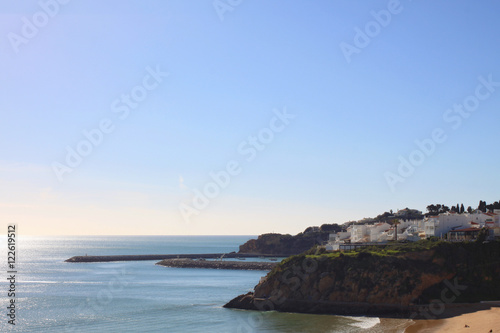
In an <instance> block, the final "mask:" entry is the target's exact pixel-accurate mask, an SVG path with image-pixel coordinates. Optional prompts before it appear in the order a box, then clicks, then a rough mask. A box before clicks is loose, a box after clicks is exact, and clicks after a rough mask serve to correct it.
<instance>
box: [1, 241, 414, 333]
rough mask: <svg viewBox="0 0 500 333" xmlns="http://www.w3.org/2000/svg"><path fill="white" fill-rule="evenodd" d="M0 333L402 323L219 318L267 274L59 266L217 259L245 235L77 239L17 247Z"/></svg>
mask: <svg viewBox="0 0 500 333" xmlns="http://www.w3.org/2000/svg"><path fill="white" fill-rule="evenodd" d="M3 238H4V239H2V240H1V246H2V256H3V257H4V258H5V259H4V260H3V261H2V262H3V266H2V272H3V275H4V276H5V278H2V279H1V282H0V292H1V294H2V298H1V299H2V309H3V311H1V313H2V318H1V319H0V331H1V332H203V333H207V332H238V333H240V332H241V333H243V332H245V333H247V332H248V333H250V332H311V333H312V332H314V333H322V332H346V333H347V332H349V333H357V332H402V331H403V330H404V328H405V327H406V326H408V322H405V321H400V320H382V321H381V320H379V319H378V318H362V317H338V316H327V315H305V314H291V313H278V312H265V313H261V312H257V311H242V310H233V309H225V308H223V307H222V305H224V304H225V303H226V302H227V301H229V300H231V299H232V298H234V297H235V296H237V295H240V294H243V293H246V292H248V291H252V290H253V287H254V286H255V285H256V284H257V283H258V281H259V279H260V278H261V277H262V276H264V275H265V274H266V273H267V272H265V271H235V270H213V269H194V268H190V269H189V268H184V269H182V268H167V267H162V266H156V265H154V263H155V261H142V262H110V263H65V262H64V260H65V259H68V258H70V257H72V256H76V255H85V254H88V255H113V254H175V253H223V252H231V251H237V250H238V246H239V245H240V244H242V243H244V242H245V241H247V240H248V239H250V238H253V237H251V236H78V237H76V236H75V237H68V236H65V237H21V238H19V239H18V240H17V251H16V252H17V253H16V254H17V258H16V259H17V260H16V261H17V267H16V268H17V271H18V274H17V280H16V296H17V299H16V320H15V322H16V325H15V326H13V325H9V324H8V323H7V320H8V318H7V311H6V306H7V305H8V303H7V302H8V298H7V290H8V289H9V286H8V282H7V281H6V277H7V273H6V271H7V267H6V264H5V263H6V258H7V251H6V239H5V238H6V237H5V236H3Z"/></svg>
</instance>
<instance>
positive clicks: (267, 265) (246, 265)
mask: <svg viewBox="0 0 500 333" xmlns="http://www.w3.org/2000/svg"><path fill="white" fill-rule="evenodd" d="M156 265H160V266H166V267H179V268H213V269H239V270H260V271H270V270H271V269H273V268H274V267H275V266H276V265H277V263H275V262H255V261H248V262H242V261H227V260H226V261H220V260H210V261H209V260H203V259H202V260H199V259H198V260H193V259H186V258H185V259H165V260H162V261H160V262H157V263H156Z"/></svg>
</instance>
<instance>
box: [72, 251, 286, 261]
mask: <svg viewBox="0 0 500 333" xmlns="http://www.w3.org/2000/svg"><path fill="white" fill-rule="evenodd" d="M221 257H223V258H257V257H265V258H271V257H287V256H286V255H282V256H280V255H271V254H253V253H236V252H231V253H201V254H139V255H112V256H75V257H71V258H69V259H67V260H65V261H66V262H108V261H142V260H163V259H218V258H221Z"/></svg>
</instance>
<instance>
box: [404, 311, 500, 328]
mask: <svg viewBox="0 0 500 333" xmlns="http://www.w3.org/2000/svg"><path fill="white" fill-rule="evenodd" d="M465 325H468V326H469V327H465ZM490 330H493V332H498V333H500V308H498V307H494V308H491V309H489V310H482V311H476V312H471V313H466V314H462V315H460V316H457V317H453V318H448V319H439V320H415V324H413V325H411V326H410V327H408V328H407V329H406V330H405V333H416V332H419V333H420V332H424V333H434V332H469V333H476V332H477V333H487V332H490Z"/></svg>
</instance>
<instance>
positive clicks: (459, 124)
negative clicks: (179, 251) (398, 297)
mask: <svg viewBox="0 0 500 333" xmlns="http://www.w3.org/2000/svg"><path fill="white" fill-rule="evenodd" d="M41 3H47V4H48V5H47V6H45V11H47V12H48V14H46V13H45V12H44V9H43V8H42V7H41V5H40V4H39V3H38V1H23V2H15V1H9V2H5V1H4V2H3V3H2V4H1V5H0V36H1V38H0V47H1V50H2V51H1V53H0V69H1V73H2V79H1V80H0V91H1V92H2V98H0V113H1V119H2V121H1V122H0V171H1V173H0V186H1V189H2V190H1V192H0V219H1V220H2V221H3V223H4V224H6V223H17V224H18V225H19V230H20V232H21V233H24V234H259V233H264V232H272V231H274V232H282V233H292V234H295V233H297V232H300V231H302V230H303V229H305V228H306V227H307V226H310V225H321V224H323V223H333V222H337V223H341V222H345V221H349V220H357V219H361V218H363V217H368V216H375V215H377V214H379V213H382V212H384V211H387V210H390V209H393V210H396V209H398V208H399V209H401V208H405V207H407V206H409V207H411V208H417V209H420V210H425V207H426V206H427V205H428V204H431V203H443V204H447V205H452V204H456V203H462V202H463V203H464V204H465V205H466V206H468V205H471V206H473V207H475V206H477V204H478V201H479V200H480V199H481V200H486V201H487V202H493V201H497V200H499V199H500V195H499V192H498V189H499V188H500V177H498V166H499V165H500V155H499V154H498V152H497V149H496V148H495V147H496V146H497V144H498V138H499V134H498V133H499V119H500V115H499V110H500V84H496V82H500V67H499V65H498V64H499V60H500V46H499V43H498V40H499V39H498V36H499V35H500V22H499V21H498V13H499V12H500V4H498V2H496V1H482V2H481V3H480V4H478V3H477V2H473V1H451V0H449V1H439V2H431V1H409V0H406V1H404V0H402V1H400V2H399V4H398V2H394V1H370V2H365V1H350V0H349V1H347V0H344V1H306V0H302V1H285V0H279V1H263V0H252V1H241V2H239V4H238V2H237V1H233V2H232V3H233V4H235V6H233V7H231V10H228V7H227V6H230V5H228V2H227V1H223V0H221V1H219V2H218V4H219V6H220V7H219V12H218V11H217V9H216V8H214V2H213V1H211V0H206V1H181V0H177V1H153V0H152V1H147V2H141V1H128V0H125V1H124V0H122V1H105V2H102V1H76V0H73V1H69V2H68V3H67V4H59V3H58V2H57V1H56V0H53V1H49V0H42V1H41ZM215 3H217V2H215ZM54 4H59V5H58V7H59V8H57V7H55V6H54ZM224 4H225V5H224ZM224 6H226V7H224ZM372 11H374V12H376V13H379V21H380V23H377V22H376V21H375V17H374V15H373V13H372ZM381 11H382V12H381ZM387 13H389V14H390V18H389V17H388V16H387ZM49 14H50V15H49ZM384 15H385V16H384ZM221 17H222V18H223V20H221ZM37 25H38V26H37ZM33 28H34V29H35V30H34V29H33ZM358 29H359V30H358ZM370 29H371V30H370ZM359 31H363V32H362V34H366V33H368V35H366V36H362V35H361V34H360V33H359ZM356 43H357V44H356ZM346 45H350V46H349V47H350V48H349V50H351V51H352V50H353V49H354V48H355V50H356V52H351V53H349V52H348V53H346V51H345V50H346V49H345V47H346ZM152 71H160V72H162V73H166V72H168V76H166V75H164V74H161V76H158V75H157V78H158V80H155V79H154V77H151V74H150V73H149V72H152ZM480 77H482V78H483V81H481V80H480V79H478V78H480ZM144 80H145V82H146V85H147V86H148V87H149V88H150V89H151V90H145V88H144V87H142V86H143V81H144ZM486 81H490V83H489V84H486V85H485V84H484V83H482V82H486ZM491 81H492V82H491ZM153 86H154V87H153ZM134 89H135V90H134ZM132 92H134V93H135V94H136V95H135V96H137V98H139V99H140V101H139V102H138V103H136V104H131V105H133V107H134V108H133V109H132V107H128V106H126V105H127V104H126V102H124V101H123V100H122V97H123V96H125V95H130V94H131V93H132ZM144 93H145V94H146V95H144ZM141 94H142V95H141ZM477 94H479V95H477ZM476 96H479V97H480V98H478V97H476ZM132 98H134V97H132ZM136 101H138V100H136ZM132 103H133V100H132ZM463 103H469V104H468V106H467V107H469V108H470V109H471V110H473V111H470V112H468V111H467V112H464V113H462V114H463V115H460V114H459V113H458V112H457V111H453V107H454V105H456V104H457V105H458V104H463ZM474 103H476V104H474ZM127 109H128V110H127ZM448 109H451V110H450V111H447V110H448ZM273 110H274V111H273ZM284 110H286V111H284ZM115 111H116V112H115ZM126 111H130V112H129V113H128V114H127V115H125V113H124V112H126ZM276 112H277V113H280V112H281V113H283V112H286V113H288V114H291V115H294V117H293V119H292V118H291V116H290V119H288V120H285V122H283V121H280V120H279V119H277V118H276ZM120 116H121V118H120ZM106 119H107V120H106ZM101 121H104V122H106V121H108V123H107V126H108V127H109V126H110V127H111V128H112V130H109V131H108V132H110V133H103V135H102V138H100V137H99V135H97V136H95V138H94V139H95V140H96V141H95V142H98V144H95V145H92V146H91V151H90V153H88V155H87V156H83V157H82V159H81V162H80V164H79V165H78V166H76V167H71V169H72V172H64V173H61V170H62V169H59V178H60V179H58V172H56V171H55V169H54V165H58V166H59V167H60V166H61V165H65V166H66V167H67V168H70V166H68V164H67V161H66V157H67V154H68V147H69V149H73V150H75V151H76V150H77V149H78V147H79V145H80V148H81V149H85V147H87V148H88V141H87V142H85V140H87V139H86V138H85V136H84V134H83V132H84V131H90V130H92V129H96V128H99V126H100V123H101ZM271 124H274V125H275V126H274V127H273V128H274V130H271V129H270V125H271ZM104 127H105V128H108V127H106V126H104ZM266 128H267V129H266ZM108 129H109V128H108ZM436 129H441V132H442V133H443V134H442V135H441V137H442V136H445V137H446V140H445V141H444V142H437V143H434V147H431V146H428V147H430V148H429V149H431V148H432V149H431V150H430V152H427V153H428V154H424V153H425V152H424V153H419V152H417V151H416V150H417V149H419V148H418V146H417V145H416V143H415V140H420V141H422V140H429V139H430V138H432V132H433V131H434V130H436ZM259 134H260V135H261V139H257V140H258V142H257V143H256V145H255V146H252V143H251V139H249V137H252V136H254V137H258V135H259ZM270 135H271V136H272V137H271V136H270ZM260 140H264V141H265V144H262V143H263V142H261V141H260ZM427 142H428V141H427ZM86 145H87V146H86ZM82 147H83V148H82ZM257 148H258V149H262V148H264V149H262V150H258V149H257ZM250 151H253V153H255V154H253V153H251V152H250ZM251 155H252V156H251ZM400 156H401V157H402V158H404V159H405V160H408V161H409V160H410V157H412V158H413V162H415V164H418V165H416V166H414V167H413V168H414V170H413V171H412V172H406V173H405V170H404V168H403V169H401V168H402V167H400V164H401V163H402V162H401V160H400ZM250 157H253V159H250ZM422 157H423V158H422ZM230 161H234V163H236V169H237V171H238V172H234V174H233V175H230V182H229V185H227V186H225V184H223V185H224V186H223V188H220V187H221V186H218V185H217V186H218V189H214V187H213V186H212V189H213V190H214V191H216V192H219V193H216V192H210V193H215V194H214V195H212V196H213V198H208V199H207V200H208V201H209V204H208V206H207V207H205V206H206V202H203V200H201V201H200V200H198V203H197V204H198V207H195V206H194V203H193V199H196V197H195V193H196V191H195V189H198V190H200V191H201V192H202V193H204V188H205V186H206V185H207V184H208V183H210V182H212V180H211V177H210V172H213V171H215V172H218V171H220V170H223V169H225V168H226V166H227V164H228V163H230ZM58 163H59V164H58ZM408 163H412V162H408ZM398 167H399V168H400V169H401V170H403V172H402V173H401V172H400V171H398ZM64 170H67V169H64ZM406 171H408V170H406ZM388 177H389V178H390V179H392V185H391V181H389V182H388V181H387V179H388ZM391 177H392V178H391ZM394 177H396V178H394ZM398 177H399V178H398ZM61 180H62V181H61ZM224 181H225V180H224ZM212 185H213V184H212ZM209 187H210V186H209ZM205 194H206V193H205ZM186 207H190V208H186ZM180 209H184V217H186V216H188V217H189V218H187V219H186V218H183V214H181V212H180ZM186 209H187V210H186ZM195 210H196V213H193V212H194V211H195ZM186 212H189V213H186ZM2 232H4V230H2Z"/></svg>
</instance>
